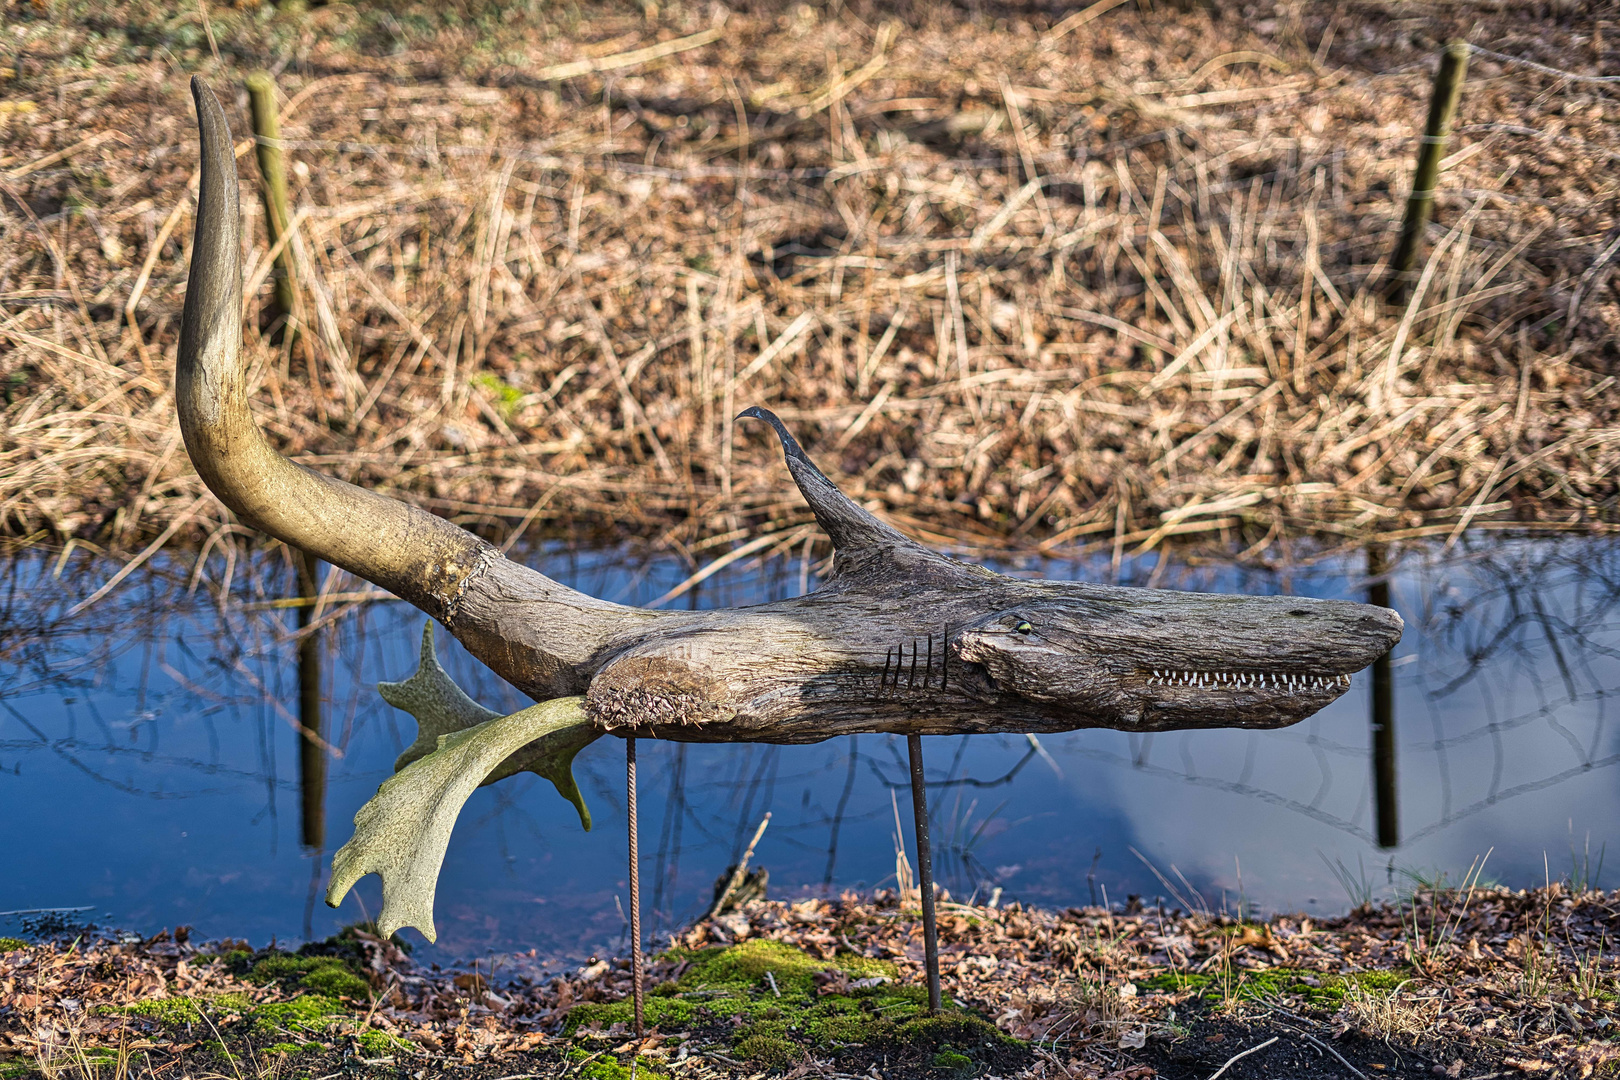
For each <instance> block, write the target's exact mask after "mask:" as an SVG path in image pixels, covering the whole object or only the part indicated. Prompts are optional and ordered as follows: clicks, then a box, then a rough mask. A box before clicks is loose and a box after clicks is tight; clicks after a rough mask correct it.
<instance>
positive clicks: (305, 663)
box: [293, 549, 327, 851]
mask: <svg viewBox="0 0 1620 1080" xmlns="http://www.w3.org/2000/svg"><path fill="white" fill-rule="evenodd" d="M293 565H294V566H295V567H296V568H297V571H298V595H299V596H301V597H303V599H304V600H305V601H306V602H305V603H304V604H302V605H300V606H299V608H298V629H300V630H303V629H305V628H306V627H308V626H309V624H310V622H311V620H313V619H314V618H315V598H316V596H318V595H319V594H320V586H319V579H318V578H317V576H316V570H317V567H318V566H319V565H320V564H319V563H318V562H316V560H315V559H314V558H312V557H311V556H309V555H306V554H305V553H304V552H302V551H298V550H297V549H294V551H293ZM321 704H322V702H321V632H320V631H319V630H314V631H311V632H310V633H308V634H305V635H304V636H303V637H300V638H299V639H298V725H299V728H300V731H299V738H298V792H299V799H300V802H299V811H300V813H299V819H300V821H301V823H302V828H303V843H304V846H305V847H306V848H310V849H311V850H314V851H322V850H325V848H326V765H327V762H326V732H325V722H324V719H323V717H322V715H321V713H322V710H321Z"/></svg>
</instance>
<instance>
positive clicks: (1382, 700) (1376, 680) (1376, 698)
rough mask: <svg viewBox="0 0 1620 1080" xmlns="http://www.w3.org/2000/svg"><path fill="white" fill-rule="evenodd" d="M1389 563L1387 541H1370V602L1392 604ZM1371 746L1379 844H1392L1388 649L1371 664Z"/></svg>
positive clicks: (1396, 825)
mask: <svg viewBox="0 0 1620 1080" xmlns="http://www.w3.org/2000/svg"><path fill="white" fill-rule="evenodd" d="M1388 573H1389V564H1388V561H1387V558H1386V552H1385V550H1384V545H1382V544H1369V545H1367V576H1368V577H1369V578H1371V579H1372V581H1371V583H1370V584H1368V586H1367V603H1369V604H1377V605H1378V606H1379V607H1386V608H1387V607H1389V577H1388ZM1372 673H1373V679H1372V682H1373V684H1372V749H1373V795H1374V800H1373V807H1374V810H1373V814H1374V819H1375V821H1376V824H1377V830H1378V846H1379V847H1381V848H1392V847H1395V846H1396V845H1397V844H1399V843H1400V842H1401V829H1400V816H1399V813H1398V807H1397V804H1396V785H1395V678H1394V671H1393V670H1392V669H1391V668H1390V662H1389V653H1385V654H1384V655H1383V656H1380V657H1379V658H1378V659H1377V660H1374V661H1373V665H1372Z"/></svg>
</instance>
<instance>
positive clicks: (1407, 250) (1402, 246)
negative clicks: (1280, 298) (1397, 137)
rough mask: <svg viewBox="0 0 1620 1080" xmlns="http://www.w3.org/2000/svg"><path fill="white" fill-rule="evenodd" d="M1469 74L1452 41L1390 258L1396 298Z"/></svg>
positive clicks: (1406, 279)
mask: <svg viewBox="0 0 1620 1080" xmlns="http://www.w3.org/2000/svg"><path fill="white" fill-rule="evenodd" d="M1467 75H1468V43H1467V42H1466V41H1453V42H1452V43H1451V44H1449V45H1447V46H1446V51H1445V52H1443V53H1441V54H1440V67H1439V68H1438V69H1437V70H1436V71H1435V73H1434V94H1433V96H1432V97H1430V98H1429V120H1428V123H1427V124H1425V125H1424V127H1423V141H1422V143H1421V145H1419V147H1418V158H1417V171H1416V172H1415V173H1414V174H1413V176H1412V193H1411V194H1410V195H1408V196H1407V198H1406V217H1405V219H1404V220H1403V221H1402V222H1401V238H1400V241H1399V242H1398V243H1397V244H1396V245H1395V256H1394V258H1393V259H1391V260H1390V269H1391V270H1392V271H1393V273H1394V277H1393V279H1392V281H1391V282H1390V289H1389V296H1390V298H1391V299H1398V298H1400V297H1401V296H1402V295H1404V294H1405V292H1406V291H1407V289H1408V288H1410V287H1411V284H1412V282H1411V277H1412V272H1413V270H1414V268H1415V267H1416V266H1417V258H1418V251H1419V249H1421V248H1422V246H1423V232H1424V230H1425V229H1426V228H1428V225H1429V217H1430V215H1431V214H1433V212H1434V189H1435V187H1436V185H1438V184H1439V182H1440V159H1441V158H1443V157H1445V154H1446V138H1447V137H1448V136H1449V135H1450V134H1451V118H1452V116H1453V115H1454V114H1455V113H1456V111H1457V101H1458V99H1459V98H1461V97H1462V88H1463V79H1465V78H1466V77H1467Z"/></svg>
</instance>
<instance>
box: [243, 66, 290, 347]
mask: <svg viewBox="0 0 1620 1080" xmlns="http://www.w3.org/2000/svg"><path fill="white" fill-rule="evenodd" d="M247 91H248V98H249V100H250V101H252V103H253V134H255V135H256V136H258V147H257V149H258V157H259V174H260V176H262V177H263V178H264V183H263V184H262V185H261V190H263V192H264V219H265V225H266V228H267V230H268V233H269V237H270V246H271V247H272V248H273V247H275V246H276V244H277V243H279V242H280V240H281V238H282V237H283V236H285V235H286V234H287V228H288V225H289V224H290V222H291V221H292V216H291V214H289V213H288V211H287V168H286V163H285V162H284V161H283V159H282V156H281V145H280V140H281V121H280V119H279V117H278V115H277V112H276V83H275V80H274V79H273V78H271V76H270V73H269V72H268V71H255V72H254V73H253V74H252V75H249V76H248V77H247ZM271 279H272V281H273V282H274V283H275V299H274V301H273V306H272V309H271V316H270V321H271V324H272V327H274V326H275V324H277V323H280V327H279V329H280V330H282V331H285V329H286V327H287V320H288V319H290V318H292V313H293V283H294V280H295V279H294V276H293V253H292V245H291V243H287V244H283V245H282V248H281V254H280V255H277V256H276V269H275V271H274V273H273V274H272V275H271Z"/></svg>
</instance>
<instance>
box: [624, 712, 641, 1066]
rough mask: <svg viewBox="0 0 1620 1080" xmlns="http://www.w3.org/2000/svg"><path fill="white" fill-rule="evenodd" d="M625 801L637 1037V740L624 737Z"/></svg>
mask: <svg viewBox="0 0 1620 1080" xmlns="http://www.w3.org/2000/svg"><path fill="white" fill-rule="evenodd" d="M624 784H625V803H626V804H627V805H626V809H627V812H628V814H629V817H630V979H631V987H632V991H631V992H632V996H633V998H634V1001H635V1012H636V1037H637V1038H638V1039H639V1038H640V1037H641V1036H642V1035H643V1034H645V1030H644V1025H643V1022H642V993H641V991H642V987H641V852H640V848H639V845H638V844H637V842H636V740H635V737H634V736H631V737H630V738H627V739H625V740H624Z"/></svg>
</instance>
